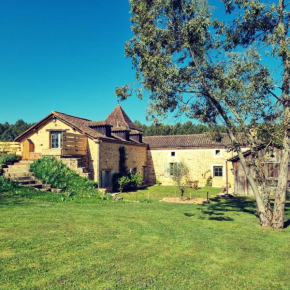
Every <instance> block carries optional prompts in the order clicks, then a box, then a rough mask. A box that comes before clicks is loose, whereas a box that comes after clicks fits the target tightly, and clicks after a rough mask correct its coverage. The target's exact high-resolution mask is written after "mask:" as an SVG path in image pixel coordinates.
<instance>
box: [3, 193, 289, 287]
mask: <svg viewBox="0 0 290 290" xmlns="http://www.w3.org/2000/svg"><path fill="white" fill-rule="evenodd" d="M20 194H21V192H18V193H17V196H15V195H14V196H13V195H11V194H8V193H0V198H1V199H0V219H1V224H0V263H1V264H0V289H9V290H10V289H289V283H290V268H289V254H290V227H289V228H286V229H284V230H271V229H263V228H261V227H260V226H259V225H258V220H257V218H256V217H255V215H254V206H253V202H252V200H250V199H245V198H234V199H231V198H229V199H222V200H218V199H216V200H214V199H213V200H212V201H211V203H210V204H207V205H194V204H169V203H163V202H153V203H148V202H139V203H135V202H109V201H106V202H99V203H97V202H96V201H94V200H91V199H84V201H83V203H78V202H70V201H65V202H61V201H59V199H58V198H55V200H58V202H53V201H51V200H54V198H53V195H51V194H45V193H44V194H42V195H41V196H38V197H34V196H33V195H26V196H27V197H23V196H22V197H20V196H19V195H20ZM287 206H288V207H289V204H287ZM289 219H290V215H289V212H287V220H289Z"/></svg>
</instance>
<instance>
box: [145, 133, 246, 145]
mask: <svg viewBox="0 0 290 290" xmlns="http://www.w3.org/2000/svg"><path fill="white" fill-rule="evenodd" d="M221 137H222V138H221V140H220V141H218V140H214V139H213V138H212V137H211V136H210V135H209V134H206V133H205V134H192V135H169V136H149V137H143V142H144V143H146V144H148V145H149V147H150V148H185V147H217V146H232V142H231V140H230V138H229V136H228V135H227V134H225V133H222V134H221ZM238 139H239V140H240V142H241V143H242V144H244V143H245V142H244V141H242V140H245V138H242V136H239V137H238ZM244 145H245V144H244Z"/></svg>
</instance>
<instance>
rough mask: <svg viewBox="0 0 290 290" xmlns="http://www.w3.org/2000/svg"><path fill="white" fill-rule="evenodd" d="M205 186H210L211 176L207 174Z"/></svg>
mask: <svg viewBox="0 0 290 290" xmlns="http://www.w3.org/2000/svg"><path fill="white" fill-rule="evenodd" d="M206 186H212V177H211V176H209V177H208V178H207V180H206Z"/></svg>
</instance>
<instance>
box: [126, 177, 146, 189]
mask: <svg viewBox="0 0 290 290" xmlns="http://www.w3.org/2000/svg"><path fill="white" fill-rule="evenodd" d="M142 183H143V179H142V177H141V176H140V175H139V174H138V173H131V174H130V183H129V186H130V189H133V190H136V189H137V188H138V187H139V186H140V185H141V184H142Z"/></svg>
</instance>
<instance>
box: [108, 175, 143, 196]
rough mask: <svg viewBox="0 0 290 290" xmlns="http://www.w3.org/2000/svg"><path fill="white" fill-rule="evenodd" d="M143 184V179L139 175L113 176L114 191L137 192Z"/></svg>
mask: <svg viewBox="0 0 290 290" xmlns="http://www.w3.org/2000/svg"><path fill="white" fill-rule="evenodd" d="M142 183H143V179H142V177H141V176H140V175H139V174H138V173H131V174H129V175H121V174H120V173H116V174H114V176H113V188H114V191H120V192H123V191H130V190H136V189H137V188H138V186H140V185H141V184H142Z"/></svg>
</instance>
